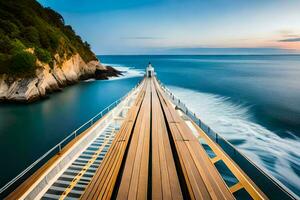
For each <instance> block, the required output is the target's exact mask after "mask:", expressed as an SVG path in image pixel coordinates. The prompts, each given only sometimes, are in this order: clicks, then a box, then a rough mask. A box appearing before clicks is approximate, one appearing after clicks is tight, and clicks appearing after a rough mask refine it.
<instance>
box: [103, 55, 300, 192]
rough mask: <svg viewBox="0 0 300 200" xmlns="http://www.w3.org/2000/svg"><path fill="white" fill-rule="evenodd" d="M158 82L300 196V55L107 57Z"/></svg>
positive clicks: (105, 61) (106, 57)
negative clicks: (148, 71) (152, 73)
mask: <svg viewBox="0 0 300 200" xmlns="http://www.w3.org/2000/svg"><path fill="white" fill-rule="evenodd" d="M101 60H102V62H104V63H108V64H111V65H113V66H127V67H131V68H132V69H135V70H136V71H142V70H144V68H145V65H147V63H148V62H149V61H150V62H151V63H152V64H153V66H154V67H155V70H156V72H157V76H158V78H159V79H160V80H161V81H162V82H163V83H164V84H166V85H167V86H168V87H169V88H170V89H171V91H172V92H173V93H174V94H175V95H176V96H177V97H179V98H180V99H181V100H182V101H183V102H185V103H186V104H187V106H188V107H189V108H190V109H191V110H192V111H194V112H195V113H196V114H197V115H198V116H199V117H200V118H201V119H202V120H203V121H204V122H206V123H207V124H208V125H210V126H211V127H212V128H213V129H214V130H215V131H217V132H219V133H220V134H221V135H222V136H224V137H225V138H226V139H228V140H229V141H230V142H231V143H232V144H234V145H235V146H236V147H237V148H238V149H239V150H241V151H242V152H243V153H244V154H245V155H247V157H248V158H250V159H251V160H252V161H254V163H256V164H257V165H258V166H259V167H260V168H262V169H263V170H264V171H265V172H267V173H268V174H269V175H271V176H272V177H274V178H275V179H277V180H278V181H279V182H280V183H282V184H283V185H284V186H286V187H287V188H289V189H290V190H291V191H292V192H293V193H295V194H296V195H297V196H300V56H295V55H293V56H101Z"/></svg>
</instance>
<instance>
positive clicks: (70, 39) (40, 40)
mask: <svg viewBox="0 0 300 200" xmlns="http://www.w3.org/2000/svg"><path fill="white" fill-rule="evenodd" d="M76 53H78V54H79V55H80V56H81V57H82V58H83V60H84V61H85V62H88V61H91V60H96V56H95V54H94V53H93V52H92V51H91V50H90V45H89V44H88V43H87V42H83V41H82V39H81V38H80V36H78V35H76V33H75V32H74V30H73V29H72V27H71V26H69V25H66V24H65V22H64V19H63V17H62V16H61V15H60V14H59V13H57V12H55V11H54V10H52V9H50V8H44V7H42V6H41V5H40V4H39V3H38V2H37V1H35V0H0V74H3V73H5V74H11V75H17V76H24V75H34V72H35V69H36V68H37V67H38V64H37V63H38V62H36V60H37V59H38V60H39V61H41V62H43V63H47V64H49V65H50V67H53V65H54V63H56V64H58V65H59V64H60V62H62V61H64V60H66V59H68V58H70V57H71V56H72V55H74V54H76Z"/></svg>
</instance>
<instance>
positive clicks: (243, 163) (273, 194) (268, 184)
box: [158, 80, 296, 199]
mask: <svg viewBox="0 0 300 200" xmlns="http://www.w3.org/2000/svg"><path fill="white" fill-rule="evenodd" d="M158 83H159V84H160V86H161V88H162V89H163V90H164V92H165V94H167V95H168V97H169V99H170V100H171V101H172V102H173V103H174V105H175V106H177V107H178V108H179V109H180V110H182V111H183V112H184V113H185V114H186V115H187V116H188V117H189V118H190V119H191V120H192V121H193V122H195V123H196V124H197V125H198V126H199V127H200V128H201V129H202V130H203V131H204V132H205V134H206V135H208V136H209V137H210V138H211V139H212V140H213V141H214V142H215V143H217V144H218V145H219V146H220V147H221V148H222V149H223V150H224V151H225V152H226V153H227V155H229V157H230V158H231V159H232V160H234V161H235V163H236V164H237V165H238V166H239V167H240V168H241V169H242V170H243V171H244V172H245V173H246V174H247V175H248V176H249V177H250V178H251V179H252V181H254V182H255V184H256V185H257V186H258V187H259V188H260V189H261V190H262V191H263V192H264V193H265V194H266V195H267V196H268V197H269V198H271V199H296V198H295V197H294V196H293V195H292V192H291V191H289V189H288V188H286V187H285V186H284V185H282V184H281V183H278V182H277V181H276V180H275V179H274V178H273V177H271V176H270V175H268V174H267V173H266V172H264V171H263V170H262V169H260V168H259V167H258V166H257V165H256V164H255V163H253V162H252V161H251V160H249V159H248V158H247V157H246V156H245V155H244V154H243V153H241V152H240V151H239V150H238V149H236V148H235V147H234V146H233V145H232V144H231V143H230V142H228V141H227V140H226V139H225V138H223V137H222V136H220V135H219V134H218V133H217V132H215V131H214V130H213V129H211V128H210V127H209V126H208V125H206V124H205V123H204V122H203V121H202V120H201V119H199V118H198V117H197V115H196V114H195V113H194V112H192V111H190V110H189V109H188V108H187V106H186V105H185V104H184V103H183V102H182V101H180V99H178V98H176V97H175V96H174V94H173V93H172V92H171V91H170V90H169V89H168V88H167V87H166V86H165V85H163V84H162V83H161V82H160V81H159V80H158Z"/></svg>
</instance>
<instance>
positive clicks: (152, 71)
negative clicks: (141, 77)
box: [146, 62, 155, 78]
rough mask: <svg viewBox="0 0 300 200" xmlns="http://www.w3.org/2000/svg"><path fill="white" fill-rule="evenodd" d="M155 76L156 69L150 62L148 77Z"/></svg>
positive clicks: (147, 69) (147, 71)
mask: <svg viewBox="0 0 300 200" xmlns="http://www.w3.org/2000/svg"><path fill="white" fill-rule="evenodd" d="M154 75H155V73H154V68H153V67H152V65H151V63H150V62H149V64H148V67H147V68H146V76H147V77H149V78H150V77H152V76H154Z"/></svg>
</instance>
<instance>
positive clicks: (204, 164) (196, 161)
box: [156, 82, 234, 199]
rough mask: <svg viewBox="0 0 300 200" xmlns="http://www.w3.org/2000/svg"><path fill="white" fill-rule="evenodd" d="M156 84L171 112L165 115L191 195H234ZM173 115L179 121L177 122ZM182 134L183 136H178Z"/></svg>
mask: <svg viewBox="0 0 300 200" xmlns="http://www.w3.org/2000/svg"><path fill="white" fill-rule="evenodd" d="M156 88H157V91H158V94H159V98H160V101H161V103H162V107H163V111H164V112H165V113H166V112H169V113H171V115H172V117H170V116H168V115H166V118H167V121H168V123H170V124H169V125H170V126H169V127H170V131H171V135H172V137H173V139H174V143H175V147H176V150H177V153H178V156H179V161H180V164H181V167H182V170H183V174H184V178H185V181H186V184H187V186H188V190H189V194H190V197H191V198H192V199H234V197H233V195H232V194H231V193H230V191H229V189H228V187H227V186H226V184H225V182H224V181H223V179H222V178H221V176H220V174H219V173H218V171H217V169H216V168H215V166H214V165H213V164H212V163H211V161H210V160H209V157H208V155H207V154H206V153H205V150H204V149H203V147H202V146H201V145H200V144H199V142H198V140H197V138H196V137H195V136H194V135H193V133H192V132H191V130H190V129H189V127H188V126H187V125H186V123H185V122H184V121H183V120H182V119H181V118H180V116H179V115H178V113H177V112H176V110H175V109H174V107H173V106H172V105H171V104H170V102H169V101H168V99H167V97H166V96H165V94H164V93H163V92H162V91H161V89H160V87H159V86H158V84H157V82H156ZM174 119H175V122H176V123H174ZM179 134H180V135H181V137H182V140H179V139H180V137H178V135H179Z"/></svg>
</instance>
